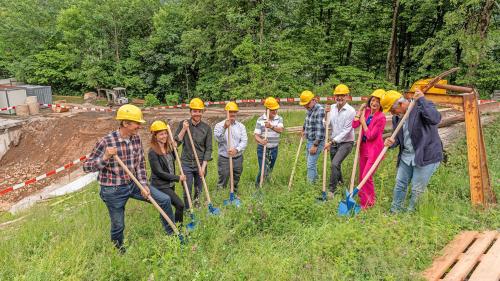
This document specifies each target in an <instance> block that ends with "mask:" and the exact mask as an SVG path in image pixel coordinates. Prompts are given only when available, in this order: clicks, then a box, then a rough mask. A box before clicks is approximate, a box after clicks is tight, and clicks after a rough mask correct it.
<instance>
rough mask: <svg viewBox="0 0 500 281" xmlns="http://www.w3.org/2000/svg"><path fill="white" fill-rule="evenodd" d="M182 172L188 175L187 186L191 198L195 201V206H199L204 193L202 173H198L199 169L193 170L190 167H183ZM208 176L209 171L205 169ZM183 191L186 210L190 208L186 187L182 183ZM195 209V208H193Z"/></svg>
mask: <svg viewBox="0 0 500 281" xmlns="http://www.w3.org/2000/svg"><path fill="white" fill-rule="evenodd" d="M182 171H183V172H184V174H185V175H186V184H187V186H188V189H189V194H190V195H191V198H193V200H194V204H199V203H198V201H199V197H200V194H201V191H202V189H201V188H202V187H203V186H202V184H203V182H202V181H201V177H200V173H199V172H198V167H195V168H191V167H189V166H185V165H182ZM206 174H207V169H206V168H205V175H206ZM193 183H194V196H193ZM181 186H182V190H183V191H184V206H186V210H187V209H189V208H190V206H189V202H188V198H187V194H186V190H185V188H184V185H183V184H182V183H181ZM193 207H194V206H193Z"/></svg>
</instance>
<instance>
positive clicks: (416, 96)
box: [413, 89, 424, 101]
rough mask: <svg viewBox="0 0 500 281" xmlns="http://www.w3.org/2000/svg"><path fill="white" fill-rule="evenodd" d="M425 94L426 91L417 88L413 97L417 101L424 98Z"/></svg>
mask: <svg viewBox="0 0 500 281" xmlns="http://www.w3.org/2000/svg"><path fill="white" fill-rule="evenodd" d="M423 96H424V93H423V92H422V90H420V89H416V90H415V94H413V99H414V100H415V101H417V100H418V99H420V98H422V97H423Z"/></svg>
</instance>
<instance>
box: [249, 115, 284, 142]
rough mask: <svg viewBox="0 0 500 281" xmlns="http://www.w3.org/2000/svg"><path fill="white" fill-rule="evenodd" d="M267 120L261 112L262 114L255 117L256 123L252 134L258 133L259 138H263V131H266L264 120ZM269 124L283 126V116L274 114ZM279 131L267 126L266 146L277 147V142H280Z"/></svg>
mask: <svg viewBox="0 0 500 281" xmlns="http://www.w3.org/2000/svg"><path fill="white" fill-rule="evenodd" d="M266 120H267V116H266V115H265V114H263V115H262V116H260V117H259V119H257V124H255V130H254V131H253V133H254V134H256V135H259V136H260V137H261V138H264V136H265V131H266V125H265V122H266ZM270 123H271V126H274V127H276V128H283V117H281V116H279V115H276V116H274V118H273V119H272V120H271V122H270ZM280 135H281V134H280V133H278V132H276V131H274V130H272V129H270V128H268V129H267V141H268V142H267V147H268V148H273V147H277V146H278V144H279V142H280Z"/></svg>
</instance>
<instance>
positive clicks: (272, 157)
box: [255, 144, 278, 186]
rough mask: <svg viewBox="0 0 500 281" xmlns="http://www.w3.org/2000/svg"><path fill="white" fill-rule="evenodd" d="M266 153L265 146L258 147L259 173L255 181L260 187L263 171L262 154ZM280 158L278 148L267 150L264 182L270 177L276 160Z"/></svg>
mask: <svg viewBox="0 0 500 281" xmlns="http://www.w3.org/2000/svg"><path fill="white" fill-rule="evenodd" d="M263 153H264V146H262V145H260V144H259V145H257V159H258V162H259V171H258V174H257V178H256V179H255V185H256V186H259V183H260V172H261V171H262V154H263ZM277 157H278V147H273V148H266V160H265V161H264V165H265V166H264V180H265V179H266V178H267V177H268V176H269V173H271V172H272V171H273V168H274V164H275V163H276V158H277Z"/></svg>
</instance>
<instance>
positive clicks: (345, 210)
mask: <svg viewBox="0 0 500 281" xmlns="http://www.w3.org/2000/svg"><path fill="white" fill-rule="evenodd" d="M459 69H460V68H458V67H455V68H452V69H450V70H447V71H445V72H443V73H441V74H439V75H438V76H436V77H435V78H434V79H432V80H431V81H430V82H429V84H427V85H426V86H425V87H424V88H423V89H422V92H423V93H424V94H425V93H427V91H429V89H430V88H432V87H433V86H434V85H435V84H436V83H437V82H439V80H441V79H443V78H444V77H446V76H447V75H449V74H451V73H454V72H456V71H457V70H459ZM413 107H415V101H414V100H412V101H411V102H410V105H409V106H408V109H407V110H406V113H405V115H404V116H403V118H401V120H400V121H399V123H398V126H397V127H396V129H394V132H392V135H391V138H392V139H394V138H395V137H396V135H397V134H398V133H399V131H400V130H401V128H402V127H403V123H404V122H405V121H406V119H407V118H408V116H409V115H410V112H411V111H412V110H413ZM388 149H389V147H387V146H384V148H383V149H382V151H381V152H380V154H379V155H378V157H377V159H376V160H375V162H374V163H373V165H372V166H371V167H370V169H369V170H368V172H367V173H366V175H365V177H364V178H363V180H361V182H360V183H359V184H358V186H357V187H356V188H355V189H354V190H353V191H352V192H350V194H347V195H346V200H345V201H341V202H340V203H339V209H338V211H339V215H340V216H347V215H350V214H352V213H354V214H356V213H357V212H356V211H355V210H356V205H357V203H356V201H354V199H353V198H354V196H356V194H358V192H359V190H360V189H361V188H363V185H364V184H365V183H366V182H367V181H368V179H369V178H370V176H371V175H372V174H373V172H374V171H375V169H376V168H377V166H378V164H379V163H380V161H382V158H383V157H384V155H385V153H386V152H387V150H388ZM353 202H354V204H353ZM340 204H344V205H345V206H344V207H342V208H341V207H340ZM358 208H359V205H358ZM358 212H359V210H358Z"/></svg>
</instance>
